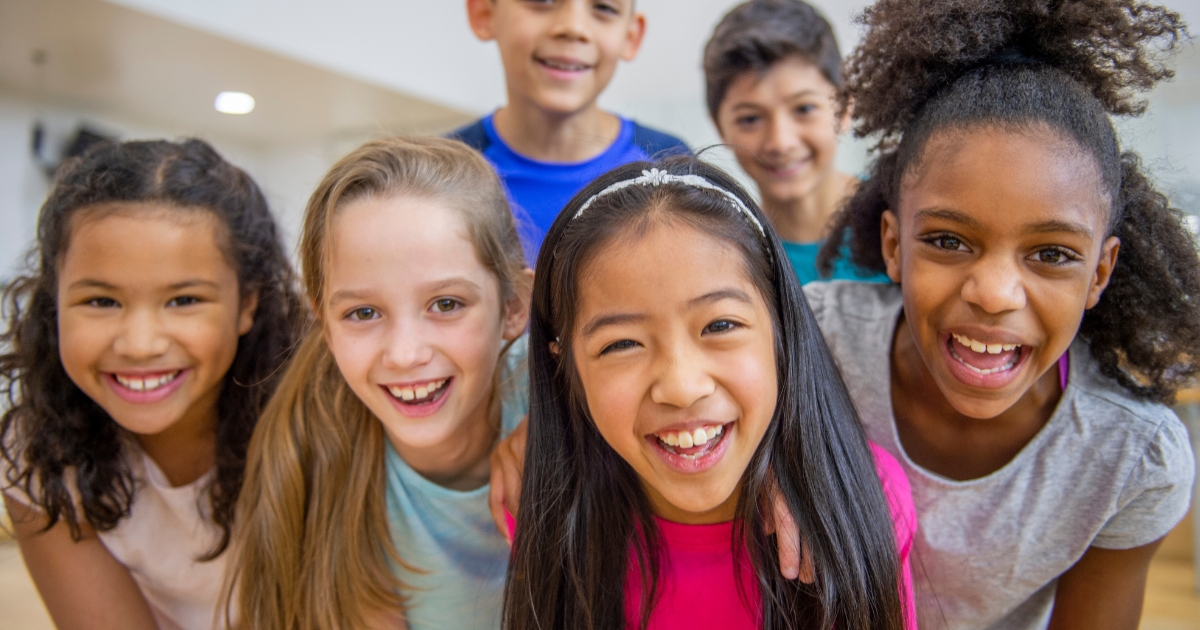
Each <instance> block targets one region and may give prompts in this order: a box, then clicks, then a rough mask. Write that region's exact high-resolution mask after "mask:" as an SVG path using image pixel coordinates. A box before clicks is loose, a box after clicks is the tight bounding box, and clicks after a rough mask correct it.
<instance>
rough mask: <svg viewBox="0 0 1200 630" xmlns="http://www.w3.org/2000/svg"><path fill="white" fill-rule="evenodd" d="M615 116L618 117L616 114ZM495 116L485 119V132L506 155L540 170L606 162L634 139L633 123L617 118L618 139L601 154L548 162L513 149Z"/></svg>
mask: <svg viewBox="0 0 1200 630" xmlns="http://www.w3.org/2000/svg"><path fill="white" fill-rule="evenodd" d="M613 115H614V116H616V114H613ZM495 116H496V112H492V113H490V114H488V115H487V116H485V117H484V119H483V130H484V132H486V133H487V135H488V138H489V139H490V140H491V141H492V142H494V143H496V144H497V145H498V146H500V147H502V148H503V149H504V151H505V152H506V153H508V154H509V155H510V156H511V157H512V158H514V159H516V160H517V161H520V162H524V163H526V164H528V165H532V166H536V167H539V168H558V169H563V170H567V169H577V168H583V167H588V166H592V165H594V164H596V163H598V162H601V161H603V160H605V159H606V158H609V156H610V154H611V153H612V152H614V151H615V150H616V149H617V147H619V146H622V145H624V144H628V143H629V142H630V141H631V139H632V138H633V121H632V120H630V119H628V118H624V117H622V116H617V120H618V121H619V122H620V124H621V126H620V129H618V130H617V137H615V138H613V141H612V142H610V143H609V145H608V146H607V147H604V150H603V151H601V152H600V153H597V154H596V155H595V156H594V157H591V158H588V159H586V160H581V161H578V162H546V161H543V160H538V159H536V158H532V157H529V156H527V155H525V154H523V153H520V152H518V151H517V150H516V149H513V148H512V146H510V145H509V144H508V142H506V141H505V140H504V138H502V137H500V132H499V131H496V123H495V121H494V120H493V119H494V118H495Z"/></svg>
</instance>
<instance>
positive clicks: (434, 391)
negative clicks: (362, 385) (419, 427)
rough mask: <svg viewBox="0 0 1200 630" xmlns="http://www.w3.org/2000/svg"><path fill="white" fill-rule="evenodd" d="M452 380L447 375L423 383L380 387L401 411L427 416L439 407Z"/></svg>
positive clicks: (412, 414)
mask: <svg viewBox="0 0 1200 630" xmlns="http://www.w3.org/2000/svg"><path fill="white" fill-rule="evenodd" d="M453 381H454V378H453V377H447V378H443V379H437V380H433V381H425V382H423V383H416V384H407V385H383V386H382V387H383V390H384V391H385V392H387V394H388V396H389V397H390V398H391V399H392V402H393V404H395V405H396V407H397V408H398V409H400V411H401V413H404V414H405V415H409V416H427V415H430V414H432V413H434V412H436V411H437V410H438V409H440V408H441V406H442V403H444V402H445V400H446V394H447V393H448V392H449V391H450V385H451V384H452V383H453Z"/></svg>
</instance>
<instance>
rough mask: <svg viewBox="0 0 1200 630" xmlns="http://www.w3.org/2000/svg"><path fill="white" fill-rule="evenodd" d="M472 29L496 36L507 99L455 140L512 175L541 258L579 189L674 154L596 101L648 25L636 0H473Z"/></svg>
mask: <svg viewBox="0 0 1200 630" xmlns="http://www.w3.org/2000/svg"><path fill="white" fill-rule="evenodd" d="M467 16H468V19H469V21H470V24H471V30H472V31H474V33H475V35H476V37H478V38H479V39H481V40H483V41H490V40H495V41H496V44H497V46H498V47H499V50H500V59H501V61H502V62H503V64H504V77H505V84H506V88H507V97H508V102H507V104H505V105H504V106H503V107H501V108H499V109H497V110H496V111H495V112H494V113H492V114H490V115H488V116H485V117H483V118H482V119H480V120H478V121H476V122H475V123H472V124H470V125H468V126H466V127H463V128H462V129H459V130H457V131H455V132H453V133H452V134H450V135H451V137H453V138H456V139H459V140H462V141H463V142H466V143H467V144H469V145H471V146H472V147H474V148H476V149H478V150H479V151H481V152H482V153H483V154H484V156H485V157H487V159H488V161H489V162H491V164H492V165H493V166H494V167H495V168H496V171H497V172H498V173H499V174H500V178H501V179H502V180H503V181H504V185H505V187H506V189H507V192H508V196H509V200H510V202H511V203H512V205H513V211H514V213H516V215H517V219H518V227H519V229H520V232H521V241H522V243H523V244H524V246H525V253H526V256H527V257H528V259H529V261H530V262H531V263H533V262H534V261H535V260H536V258H537V251H538V248H539V247H540V246H541V242H542V238H543V237H544V236H545V233H546V230H547V229H548V228H549V227H550V224H551V223H552V222H553V221H554V218H555V217H556V216H557V215H558V212H559V210H560V209H562V207H563V206H564V205H565V204H566V202H567V201H568V200H570V198H571V197H572V196H574V195H575V193H576V192H578V191H579V190H580V189H581V188H583V187H584V186H585V185H586V184H587V183H588V182H590V181H592V180H593V179H595V178H596V177H597V176H599V175H600V174H601V173H604V172H606V171H608V170H610V169H612V168H614V167H617V166H620V165H621V164H627V163H629V162H635V161H638V160H645V159H647V158H650V157H654V156H660V155H662V154H666V153H670V152H680V153H686V152H687V151H688V149H687V146H686V145H684V143H683V142H681V141H680V140H679V139H678V138H675V137H673V136H670V135H667V134H665V133H661V132H659V131H655V130H653V129H649V128H647V127H643V126H641V125H639V124H637V123H635V122H633V121H632V120H629V119H627V118H622V117H620V116H618V115H616V114H612V113H610V112H606V111H604V110H603V109H601V108H600V107H599V105H597V102H596V101H597V99H598V98H599V96H600V93H601V92H603V91H604V88H605V87H607V86H608V83H609V81H611V80H612V77H613V74H614V73H615V72H616V69H617V64H618V63H619V62H621V61H632V60H633V59H634V57H636V56H637V53H638V49H639V48H640V47H641V44H642V38H643V36H644V35H645V32H646V18H645V16H643V15H642V14H641V13H638V12H637V11H636V9H635V7H634V0H467Z"/></svg>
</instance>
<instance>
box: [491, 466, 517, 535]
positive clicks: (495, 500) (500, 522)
mask: <svg viewBox="0 0 1200 630" xmlns="http://www.w3.org/2000/svg"><path fill="white" fill-rule="evenodd" d="M491 463H492V471H491V475H490V477H491V485H490V487H489V488H488V509H489V510H491V512H492V520H493V521H495V522H496V529H498V530H500V535H501V536H504V540H505V541H507V542H508V544H509V545H512V532H510V531H508V519H507V518H505V516H504V490H505V488H504V467H503V463H502V461H501V458H500V449H499V448H497V449H496V450H495V451H492V457H491Z"/></svg>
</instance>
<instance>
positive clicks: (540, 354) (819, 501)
mask: <svg viewBox="0 0 1200 630" xmlns="http://www.w3.org/2000/svg"><path fill="white" fill-rule="evenodd" d="M650 168H657V169H659V170H661V171H666V172H669V173H672V174H675V175H685V174H690V175H698V176H700V177H703V178H704V179H706V180H708V181H709V182H711V183H712V184H715V185H716V186H719V187H721V188H724V189H725V190H727V191H729V192H731V193H732V194H734V195H736V196H737V197H738V198H739V199H741V200H742V202H743V203H744V204H745V205H746V207H747V208H749V209H750V210H751V212H752V213H753V215H754V216H755V217H756V218H757V219H758V222H759V223H761V224H762V226H763V227H764V228H765V230H766V235H765V237H764V236H763V235H762V234H760V233H759V232H758V229H757V228H756V227H755V226H753V225H752V224H751V222H750V221H749V220H748V219H747V218H746V217H745V216H743V215H741V214H740V213H739V212H738V211H737V210H735V209H734V208H733V206H732V204H731V203H730V200H729V199H728V198H726V197H725V196H723V195H721V194H720V193H719V192H715V191H710V190H705V189H702V188H698V187H694V186H688V185H684V184H679V183H667V184H661V185H656V186H639V185H634V186H628V187H625V188H624V189H621V190H619V191H616V192H612V193H608V194H606V195H604V196H602V197H599V198H596V199H594V200H593V202H592V204H591V206H590V207H589V208H588V211H587V212H586V213H584V214H583V215H582V216H580V217H579V218H576V219H572V217H573V216H574V215H575V214H576V213H577V212H578V210H579V208H580V207H581V206H582V205H583V204H584V203H585V202H586V201H587V200H588V199H591V198H592V197H593V196H594V195H595V194H596V193H597V192H599V191H601V190H603V189H604V188H606V187H607V186H609V185H611V184H613V183H615V182H619V181H623V180H628V179H632V178H634V177H637V176H638V175H639V173H640V172H641V171H643V170H645V169H650ZM663 221H679V222H683V223H685V224H687V225H690V226H693V227H696V228H698V229H701V230H703V231H704V232H705V233H707V234H710V235H712V236H714V237H716V238H720V239H723V240H725V241H728V242H730V243H731V244H733V245H734V246H735V247H736V248H737V249H738V250H739V251H740V252H741V253H742V254H743V257H744V261H745V265H746V269H745V271H746V272H747V273H748V275H749V276H750V277H751V279H752V280H753V282H754V284H755V285H756V287H757V289H758V290H759V292H760V293H761V295H762V297H763V299H764V301H765V302H766V303H767V305H768V308H769V309H770V311H771V315H772V320H773V324H774V336H775V356H776V373H777V378H778V382H779V387H778V391H779V394H778V399H777V401H776V408H775V412H774V415H773V417H772V420H771V424H770V426H769V428H768V429H767V431H766V434H765V435H764V437H763V440H762V442H761V443H760V444H759V446H758V449H757V450H756V452H755V454H754V456H753V458H752V459H751V460H750V463H749V465H748V466H747V468H746V471H745V473H744V478H743V486H742V488H743V489H742V492H741V496H739V497H738V502H737V508H736V510H737V511H736V514H737V515H736V517H735V526H734V532H735V533H734V537H733V540H731V541H730V543H731V545H733V546H734V549H735V552H740V551H739V550H740V549H746V550H747V552H748V553H749V556H750V559H751V562H752V565H753V569H754V573H755V577H756V581H757V584H758V586H759V590H760V592H761V593H760V594H761V606H762V613H763V627H764V628H768V629H780V628H814V629H816V628H819V629H822V630H828V629H829V628H832V627H834V626H835V625H836V626H837V627H838V628H839V629H840V630H868V629H869V630H900V629H901V628H902V627H903V612H902V610H901V603H900V602H901V600H900V594H899V575H900V571H899V561H898V559H897V553H896V546H895V539H894V534H893V528H892V520H891V517H890V513H889V510H888V506H887V502H886V499H885V496H884V493H883V490H882V488H881V485H880V481H879V478H878V476H877V475H876V472H875V467H874V463H873V459H872V455H871V452H870V449H869V448H868V445H867V441H866V438H865V436H864V433H863V429H862V426H861V425H860V424H859V421H858V417H857V415H856V414H855V411H854V407H853V406H852V404H851V402H850V398H849V395H848V394H847V392H846V388H845V385H844V384H843V383H842V380H841V377H840V375H839V374H838V371H837V368H836V366H835V364H834V362H833V360H832V358H831V356H830V354H829V350H828V348H827V347H826V346H825V342H824V339H823V338H822V337H821V333H820V331H819V330H818V329H817V325H816V322H815V320H814V317H813V314H812V311H811V310H810V309H809V307H808V303H807V302H806V301H805V299H804V294H803V292H802V290H801V288H800V284H799V282H798V281H797V280H796V276H795V274H794V273H793V272H792V269H791V267H790V265H789V263H788V262H787V257H786V256H785V254H784V250H783V246H782V245H781V243H780V241H779V238H778V237H777V236H776V235H775V233H774V232H773V231H771V229H770V227H769V224H768V222H767V219H766V217H765V216H763V214H762V212H761V210H759V208H758V206H757V205H756V204H755V203H754V201H753V200H752V199H751V198H750V197H749V196H748V195H747V194H746V193H745V191H744V190H742V189H741V187H740V186H738V185H737V183H736V182H734V181H733V179H731V178H730V177H729V176H728V175H726V174H725V173H723V172H721V171H720V170H719V169H717V168H715V167H713V166H710V165H707V164H705V163H703V162H701V161H699V160H697V159H695V158H691V157H673V158H670V159H668V160H666V161H662V162H658V163H654V164H651V163H647V162H641V163H634V164H629V165H626V166H622V167H620V168H617V169H614V170H612V171H610V172H608V173H607V174H605V175H603V176H601V177H600V178H599V179H597V180H596V181H594V182H593V183H592V184H591V185H589V186H588V187H587V188H585V189H584V190H583V191H581V192H580V193H579V194H578V195H576V196H575V198H574V199H572V200H571V202H570V203H568V204H567V206H566V208H565V209H564V210H563V211H562V213H561V214H559V216H558V219H557V220H556V221H555V222H554V225H553V226H551V228H550V232H549V234H548V235H547V237H546V240H545V241H544V242H543V244H542V249H541V253H540V255H539V257H538V265H537V275H536V279H535V281H534V289H533V313H532V322H531V332H530V335H531V336H530V353H531V356H530V379H531V388H532V392H531V400H530V410H529V440H528V447H527V448H528V450H527V455H526V460H525V477H524V482H523V486H522V494H521V505H520V511H519V513H518V515H517V521H518V523H519V525H518V527H517V533H516V540H515V551H514V556H513V561H512V562H511V564H510V566H509V571H508V583H507V585H506V588H505V600H504V627H505V628H508V629H521V630H525V629H532V628H547V629H548V628H562V629H571V630H577V629H585V628H586V629H599V628H604V629H609V628H621V627H624V625H625V620H624V603H625V602H624V592H625V589H624V586H625V577H626V575H627V570H628V569H629V567H628V563H629V562H630V557H631V551H632V554H633V557H634V558H636V562H637V563H638V567H637V570H638V571H639V572H640V574H641V576H642V583H643V584H646V585H649V588H646V589H643V591H644V592H643V597H642V601H641V626H642V627H643V628H644V627H645V626H646V624H647V623H648V621H649V616H650V611H651V610H652V608H653V605H654V601H655V597H656V595H657V593H656V590H657V582H658V576H659V574H660V566H661V563H662V555H661V553H662V552H661V548H662V544H661V536H660V535H659V533H658V529H657V526H656V524H655V521H654V519H653V518H652V512H651V510H650V505H649V502H648V500H647V498H646V496H645V494H644V493H643V490H642V487H641V485H640V484H639V482H638V478H637V475H636V473H635V472H634V471H633V469H632V468H631V467H630V466H629V465H628V464H627V463H626V462H625V461H624V460H623V459H622V458H621V457H620V456H619V455H618V454H617V453H616V452H615V451H614V450H613V449H612V448H611V447H610V446H609V445H608V443H607V442H605V440H604V438H603V437H602V436H601V435H600V433H599V432H598V431H597V429H596V427H595V425H594V424H593V423H592V420H591V417H590V415H589V413H588V405H587V400H586V397H585V395H584V392H583V387H582V385H581V383H580V380H579V376H578V374H577V372H576V371H575V368H574V359H573V358H572V348H571V344H570V343H569V341H568V340H569V339H570V337H571V333H572V331H573V330H574V326H575V317H576V308H577V304H578V293H579V291H578V289H579V284H578V283H579V281H580V276H579V273H580V270H581V268H582V266H583V265H584V264H586V263H587V261H589V260H592V259H593V258H594V257H595V255H596V253H597V252H598V251H599V250H600V249H602V248H603V247H604V246H605V245H606V244H608V243H611V242H613V241H614V239H619V238H622V237H633V238H636V237H637V236H638V235H639V234H643V233H645V232H646V231H647V230H648V229H649V228H650V227H652V226H653V225H655V224H657V223H661V222H663ZM560 337H561V339H562V340H563V343H561V346H560V349H559V351H558V354H557V355H555V354H552V353H551V351H550V344H551V342H553V341H555V340H556V339H559V338H560ZM772 481H773V482H774V487H775V488H777V489H778V492H779V493H780V495H781V496H782V498H783V499H785V500H786V502H787V505H788V507H789V509H790V510H791V513H792V516H793V518H794V519H795V521H796V523H797V525H798V526H799V528H800V531H801V532H802V535H803V537H804V539H805V541H806V542H807V543H808V545H809V547H810V549H811V553H812V559H813V564H814V568H815V569H816V582H815V583H814V584H812V585H805V584H802V583H800V582H799V581H796V580H786V579H784V578H783V577H782V576H781V575H780V572H779V569H778V565H777V563H776V545H775V540H774V537H773V536H769V535H767V534H766V533H765V525H766V523H765V519H766V518H768V516H766V515H767V514H769V513H770V510H769V509H767V507H766V506H767V505H769V503H768V491H769V489H770V488H771V485H772ZM639 532H640V534H639ZM729 595H730V596H735V594H732V593H731V594H729ZM747 595H748V594H746V593H742V594H741V596H743V597H745V596H747Z"/></svg>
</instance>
